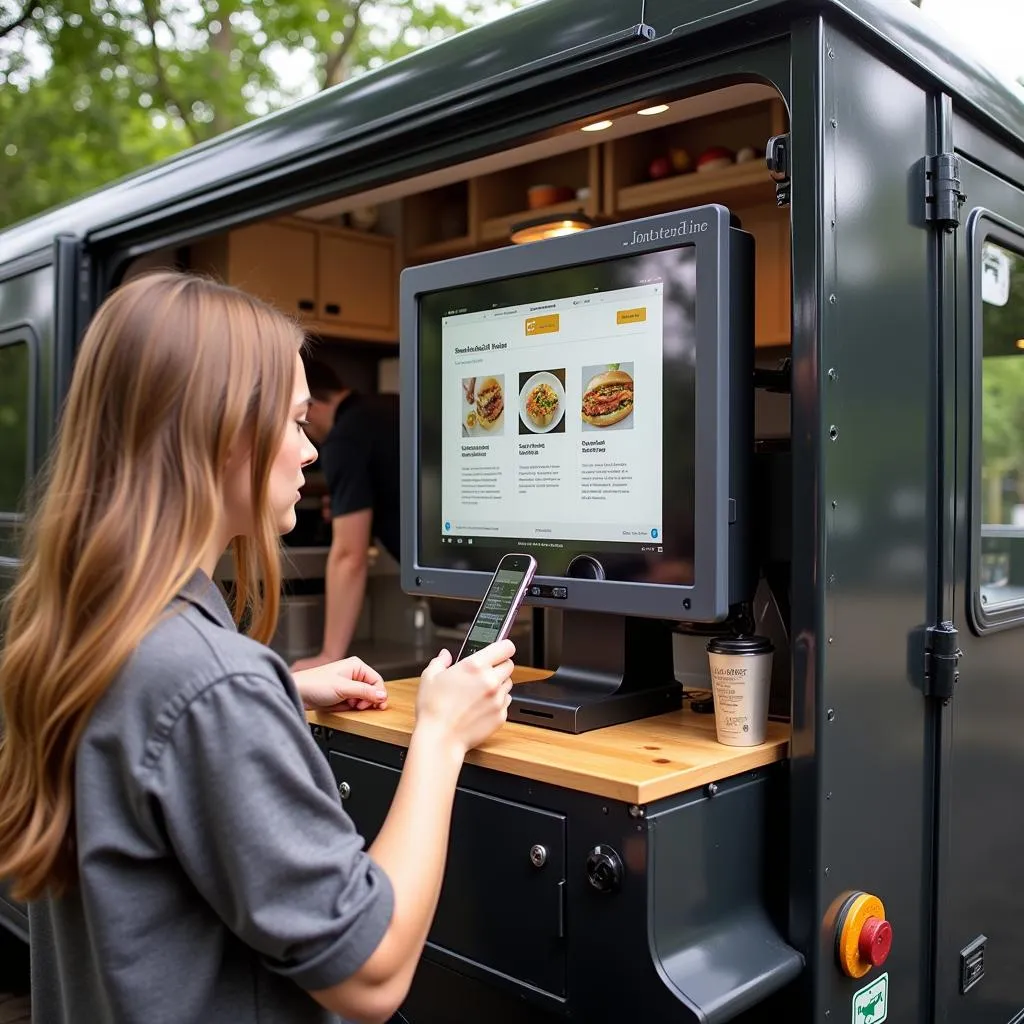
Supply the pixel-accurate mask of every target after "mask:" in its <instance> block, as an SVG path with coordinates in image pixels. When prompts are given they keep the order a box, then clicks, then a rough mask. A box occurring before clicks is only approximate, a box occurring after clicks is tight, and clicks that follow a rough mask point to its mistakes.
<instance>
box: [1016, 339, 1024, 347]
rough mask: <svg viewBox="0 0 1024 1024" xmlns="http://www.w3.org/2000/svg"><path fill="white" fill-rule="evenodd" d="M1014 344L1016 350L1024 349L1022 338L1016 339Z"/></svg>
mask: <svg viewBox="0 0 1024 1024" xmlns="http://www.w3.org/2000/svg"><path fill="white" fill-rule="evenodd" d="M1014 344H1015V345H1016V346H1017V348H1020V349H1024V338H1018V339H1017V340H1016V341H1015V342H1014Z"/></svg>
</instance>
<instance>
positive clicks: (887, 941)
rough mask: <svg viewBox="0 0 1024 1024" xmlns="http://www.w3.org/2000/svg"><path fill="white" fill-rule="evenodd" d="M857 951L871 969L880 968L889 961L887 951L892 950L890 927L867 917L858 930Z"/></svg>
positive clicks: (875, 918)
mask: <svg viewBox="0 0 1024 1024" xmlns="http://www.w3.org/2000/svg"><path fill="white" fill-rule="evenodd" d="M857 949H858V951H859V952H860V955H861V959H862V960H866V961H867V962H868V963H869V964H871V966H872V967H881V966H882V964H884V963H885V961H886V960H888V959H889V950H891V949H892V925H891V924H889V922H888V921H880V920H879V919H878V918H877V917H869V918H868V919H867V920H866V921H865V922H864V927H863V928H862V929H861V930H860V941H859V942H858V943H857Z"/></svg>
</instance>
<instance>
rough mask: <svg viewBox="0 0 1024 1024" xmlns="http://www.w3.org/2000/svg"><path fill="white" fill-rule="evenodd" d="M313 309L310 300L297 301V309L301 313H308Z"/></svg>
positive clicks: (313, 306) (313, 305) (312, 303)
mask: <svg viewBox="0 0 1024 1024" xmlns="http://www.w3.org/2000/svg"><path fill="white" fill-rule="evenodd" d="M314 308H315V304H314V302H313V300H312V299H299V309H301V310H302V311H303V313H309V312H311V311H312V310H313V309H314Z"/></svg>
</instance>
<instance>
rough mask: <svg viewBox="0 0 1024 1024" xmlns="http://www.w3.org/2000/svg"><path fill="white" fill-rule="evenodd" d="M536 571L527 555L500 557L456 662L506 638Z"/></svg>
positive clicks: (529, 556)
mask: <svg viewBox="0 0 1024 1024" xmlns="http://www.w3.org/2000/svg"><path fill="white" fill-rule="evenodd" d="M536 571H537V562H536V559H534V558H533V557H532V556H531V555H520V554H511V555H505V557H504V558H502V560H501V561H500V562H499V563H498V568H497V569H495V570H494V575H493V576H492V577H491V582H490V584H489V585H488V587H487V593H486V594H484V599H483V600H482V601H481V602H480V607H479V608H478V609H477V612H476V616H475V617H474V618H473V624H472V625H471V626H470V627H469V632H468V633H467V634H466V639H465V641H464V642H463V644H462V650H461V651H459V656H458V657H457V658H456V659H455V660H456V661H462V659H463V658H468V657H469V656H470V655H471V654H476V652H477V651H482V650H483V649H484V648H485V647H487V646H489V645H490V644H493V643H497V642H498V641H499V640H504V639H505V637H507V636H508V634H509V631H510V630H511V629H512V623H513V622H514V621H515V618H516V612H518V611H519V606H520V605H521V604H522V603H523V598H524V597H525V596H526V590H527V587H529V585H530V580H532V579H533V574H534V573H535V572H536Z"/></svg>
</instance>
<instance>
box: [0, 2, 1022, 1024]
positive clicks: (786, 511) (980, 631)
mask: <svg viewBox="0 0 1024 1024" xmlns="http://www.w3.org/2000/svg"><path fill="white" fill-rule="evenodd" d="M965 16H969V12H968V13H966V14H965ZM155 267H183V268H191V269H193V270H196V271H201V272H204V273H212V274H215V275H217V276H218V277H220V278H222V279H224V280H226V281H228V282H230V283H232V284H237V285H239V286H240V287H242V288H245V289H247V290H249V291H251V292H253V293H255V294H257V295H259V296H261V297H262V298H264V299H267V300H269V301H271V302H273V303H274V304H276V305H277V306H278V307H279V308H281V309H283V310H285V311H287V312H288V313H290V314H292V315H294V316H296V317H298V318H300V319H301V321H302V322H303V324H304V325H305V327H306V329H307V330H308V332H309V334H310V335H311V336H313V337H314V338H316V339H317V340H318V343H319V344H318V351H319V352H321V353H322V354H323V358H324V359H325V360H329V361H332V362H333V364H334V365H335V366H336V367H337V368H339V372H341V373H343V375H344V376H345V378H346V379H347V380H349V381H352V382H355V383H356V384H357V385H358V386H359V387H360V388H361V389H363V390H369V391H392V392H399V393H400V395H401V415H402V435H403V446H402V447H403V458H404V463H403V470H402V473H403V481H402V482H403V508H402V523H403V525H402V529H403V535H402V552H403V557H402V564H401V566H400V567H399V566H398V565H397V564H395V563H389V562H388V559H387V558H386V557H385V555H384V554H383V553H379V552H378V553H377V554H376V555H375V559H374V561H373V568H372V570H371V576H372V578H371V583H370V586H369V587H368V608H367V609H365V610H364V620H363V621H362V622H361V624H360V631H359V633H358V636H357V643H356V645H355V648H354V649H355V650H356V653H361V654H363V655H364V656H365V657H366V658H367V660H370V661H372V662H375V663H376V664H377V665H378V667H380V668H381V669H382V671H384V673H385V675H386V676H387V677H388V678H389V679H391V680H395V682H393V683H392V684H391V692H392V708H391V709H390V710H389V711H387V712H382V713H381V714H380V715H376V714H375V715H372V716H367V715H364V716H362V717H360V716H359V715H358V714H347V715H339V716H334V717H330V716H321V717H316V716H313V717H311V728H312V729H313V732H314V735H315V737H316V739H317V741H318V743H319V744H320V746H321V748H322V750H323V753H324V756H325V757H326V758H328V759H329V762H330V764H331V766H332V769H333V771H334V774H335V776H336V778H337V781H338V788H339V798H340V799H342V800H344V801H346V806H347V807H348V809H349V810H350V813H351V815H352V817H353V818H354V820H355V821H356V824H357V825H358V827H359V828H360V830H361V831H362V832H363V834H364V835H366V836H367V838H368V839H372V837H373V836H374V834H375V832H376V830H377V829H378V828H379V827H380V824H381V822H382V821H383V818H384V814H385V813H386V810H387V808H388V805H389V801H390V799H391V796H392V794H393V792H394V789H395V785H396V780H397V778H398V775H399V773H400V771H401V768H402V764H403V756H404V751H405V747H406V744H407V743H408V736H409V728H410V727H409V721H410V718H411V716H410V715H409V714H408V712H409V710H410V709H411V701H412V699H413V694H414V683H412V682H408V681H403V680H405V679H406V677H415V676H416V675H417V674H418V672H419V670H420V668H421V667H422V664H423V662H424V661H425V652H427V651H428V650H429V649H430V645H432V644H436V643H438V642H439V640H440V639H443V638H444V637H445V636H446V635H448V636H450V637H451V636H454V637H461V636H462V635H464V628H465V623H466V621H468V619H469V618H471V617H472V615H473V612H474V610H475V602H476V601H479V599H480V598H481V596H482V595H483V593H484V590H485V587H486V586H487V584H488V581H489V579H490V576H491V574H492V573H493V571H494V569H495V566H496V565H497V562H498V560H499V558H500V557H501V555H502V554H503V553H506V552H508V551H511V550H516V551H524V552H527V553H529V554H530V555H532V556H533V557H534V558H535V560H536V562H537V574H536V576H535V577H534V578H533V580H532V582H531V583H530V585H529V587H528V589H527V607H526V610H524V611H523V612H522V614H521V615H520V616H519V618H518V619H517V623H516V627H515V629H516V634H515V635H516V637H517V639H518V640H519V647H520V650H521V652H523V653H524V654H525V655H527V656H526V657H524V658H523V659H522V660H524V661H526V662H530V663H532V665H527V666H524V667H522V668H521V669H520V675H519V680H520V683H521V684H522V685H520V686H517V687H516V689H515V691H514V692H515V699H514V701H513V704H512V707H511V710H510V722H509V723H508V724H507V725H506V726H505V727H503V729H502V730H501V731H500V732H499V733H498V734H497V735H496V736H495V737H494V739H493V740H492V741H490V742H489V743H488V744H486V745H485V746H484V747H483V748H481V749H480V750H478V751H475V752H474V753H472V754H471V755H470V757H469V758H468V760H467V764H466V765H465V767H464V769H463V773H462V776H461V778H460V787H459V791H458V795H457V797H456V802H455V810H454V817H453V822H452V833H451V839H450V846H449V853H448V861H447V870H446V875H445V882H444V888H443V892H442V896H441V900H440V904H439V907H438V912H437V916H436V919H435V921H434V924H433V928H432V931H431V933H430V937H429V941H428V944H427V948H426V950H425V953H424V955H423V958H422V961H421V964H420V967H419V970H418V972H417V975H416V979H415V981H414V984H413V987H412V991H411V993H410V995H409V998H408V1000H407V1003H406V1005H405V1006H404V1007H403V1008H402V1012H401V1019H404V1020H405V1021H408V1022H411V1024H424V1022H453V1024H458V1022H479V1021H482V1020H486V1021H488V1022H490V1024H519V1022H531V1024H532V1022H552V1024H553V1022H557V1021H559V1020H572V1021H584V1022H587V1024H600V1022H611V1021H622V1020H638V1021H645V1022H646V1021H650V1022H662V1021H664V1022H670V1021H680V1022H684V1021H694V1022H697V1021H699V1022H713V1024H719V1022H725V1021H743V1022H782V1021H797V1022H800V1024H812V1022H815V1024H817V1022H821V1021H826V1022H833V1024H835V1022H845V1021H852V1022H853V1024H880V1022H882V1021H889V1022H892V1024H929V1022H933V1021H934V1022H945V1024H1016V1022H1020V1021H1022V1020H1024V899H1022V898H1021V895H1020V889H1019V869H1018V867H1017V866H1016V865H1018V864H1019V861H1018V857H1021V856H1022V855H1024V823H1022V818H1021V815H1020V813H1018V810H1017V808H1018V806H1019V801H1020V797H1019V794H1020V792H1021V790H1022V787H1024V740H1022V731H1024V687H1022V686H1021V677H1020V664H1021V651H1022V643H1024V629H1022V627H1024V369H1022V368H1024V104H1022V103H1021V102H1020V100H1019V99H1018V98H1017V97H1016V96H1015V95H1014V94H1013V92H1012V91H1011V90H1010V89H1009V88H1008V87H1007V86H1005V85H1003V84H1001V83H1000V81H999V80H998V79H997V78H996V77H995V76H994V75H993V74H991V73H990V72H988V71H986V70H985V69H984V68H983V67H981V66H978V65H977V64H975V63H973V62H972V61H970V60H968V59H967V58H965V57H963V56H961V55H960V54H959V52H958V47H957V41H956V40H955V39H953V38H947V37H943V36H940V35H939V34H938V33H937V32H936V31H935V30H934V29H933V28H932V27H931V26H930V25H929V24H928V23H927V22H926V21H925V19H924V18H923V17H922V16H921V15H920V13H919V12H918V11H917V10H916V9H915V8H914V7H913V6H912V5H911V4H909V3H906V2H903V0H547V2H541V3H537V4H534V5H531V6H529V7H527V8H525V9H523V10H521V11H518V12H517V13H515V14H513V15H511V16H509V17H508V18H506V19H503V20H501V21H500V22H497V23H494V24H491V25H489V26H487V27H483V28H480V29H476V30H473V31H471V32H468V33H465V34H464V35H461V36H458V37H456V38H453V39H451V40H448V41H446V42H444V43H442V44H439V45H437V46H436V47H433V48H430V49H427V50H424V51H422V52H419V53H416V54H414V55H412V56H410V57H408V58H406V59H404V60H402V61H399V62H397V63H395V64H392V65H390V66H387V67H385V68H382V69H381V70H379V71H377V72H375V73H373V74H370V75H367V76H365V77H363V78H360V79H357V80H354V81H352V82H349V83H347V84H345V85H343V86H341V87H338V88H335V89H332V90H329V91H327V92H325V93H323V94H321V95H319V96H317V97H315V98H313V99H310V100H307V101H304V102H301V103H298V104H296V105H295V106H293V107H291V108H289V109H288V110H285V111H283V112H281V113H278V114H275V115H272V116H269V117H265V118H262V119H260V120H258V121H256V122H254V123H252V124H249V125H247V126H246V127H244V128H242V129H239V130H237V131H234V132H231V133H229V134H227V135H225V136H223V137H220V138H218V139H216V140H214V141H212V142H210V143H208V144H205V145H202V146H198V147H196V148H195V149H192V150H189V151H188V152H185V153H183V154H181V155H180V156H178V157H176V158H174V159H171V160H168V161H166V162H164V163H162V164H160V165H159V166H157V167H154V168H152V169H149V170H146V171H143V172H141V173H139V174H136V175H134V176H132V177H130V178H128V179H126V180H124V181H121V182H118V183H116V184H113V185H111V186H109V187H107V188H105V189H102V190H100V191H98V192H96V193H94V194H91V195H87V196H85V197H83V198H81V199H79V200H77V201H75V202H73V203H70V204H68V205H66V206H63V207H61V208H59V209H56V210H53V211H51V212H48V213H46V214H44V215H42V216H39V217H36V218H34V219H32V220H30V221H28V222H26V223H23V224H20V225H17V226H15V227H13V228H10V229H9V230H7V231H5V232H3V233H0V574H2V575H0V579H2V580H3V585H5V586H6V585H7V584H8V583H9V580H10V578H11V575H12V574H13V573H14V572H15V571H16V568H17V558H18V548H17V540H16V538H17V534H18V527H19V522H20V519H21V516H22V514H23V502H24V494H25V487H26V484H27V482H28V481H29V480H30V479H31V478H32V476H33V474H34V473H35V471H36V470H37V469H38V467H39V466H40V464H41V461H42V460H43V459H44V457H45V455H46V452H47V448H48V444H49V442H50V439H51V437H52V436H53V432H54V428H55V423H56V421H57V418H58V412H59V409H60V407H61V403H62V397H63V395H64V393H65V389H66V387H67V383H68V379H69V375H70V371H71V367H72V365H73V363H74V359H75V350H76V345H77V343H78V340H79V337H80V335H81V333H82V330H83V327H84V325H85V324H86V322H87V321H88V319H89V317H90V315H91V313H92V311H93V310H94V309H95V308H96V306H97V304H98V303H99V302H100V301H101V300H102V299H103V297H104V296H105V295H106V294H107V293H108V292H109V291H110V290H111V289H113V288H115V287H117V286H118V285H119V284H120V283H121V282H124V281H125V280H127V279H129V278H131V277H133V276H135V275H138V274H140V273H143V272H145V271H146V270H148V269H151V268H155ZM303 512H305V515H303V514H302V513H303ZM321 526H322V522H321V519H320V512H319V501H318V500H317V499H311V501H310V504H309V507H305V503H304V506H303V507H300V523H299V527H298V529H297V530H296V532H295V534H294V535H292V536H289V537H288V538H285V543H286V551H287V552H288V554H289V559H288V564H289V566H290V568H289V571H288V572H287V573H286V576H287V579H286V588H287V593H286V596H285V599H284V602H283V605H284V609H283V616H282V623H281V626H280V628H279V631H278V636H277V637H276V638H275V642H274V644H275V647H276V648H277V649H279V650H280V651H281V652H282V653H283V654H284V656H286V657H288V658H295V657H301V656H302V655H303V654H305V653H309V651H308V649H307V648H308V644H309V643H310V638H311V637H314V638H316V637H318V635H319V631H320V629H321V628H322V616H323V597H322V595H323V587H322V577H323V560H324V556H325V551H326V548H325V547H324V541H323V537H322V531H321ZM467 609H468V611H467ZM318 616H319V619H318ZM444 642H447V643H450V642H452V641H451V640H447V641H444ZM456 642H457V641H456ZM304 644H305V645H306V647H304ZM768 652H770V653H771V654H772V657H771V658H770V659H768V660H767V661H766V660H764V655H765V654H766V653H768ZM755 662H756V664H757V665H759V666H761V669H762V670H764V671H766V672H768V671H769V667H770V674H769V675H768V676H767V677H766V678H767V679H769V680H770V682H769V684H768V686H769V689H768V691H767V692H768V694H769V697H768V701H767V708H766V710H765V709H762V710H763V718H764V722H766V725H764V723H762V725H763V726H764V727H763V729H762V731H760V732H759V731H758V727H757V725H756V723H755V726H754V731H753V733H744V732H743V730H744V728H745V727H746V726H747V725H748V723H747V722H746V720H745V719H742V720H741V718H739V717H735V716H734V717H730V714H731V712H730V713H727V712H728V710H729V709H728V706H727V705H728V701H727V700H726V699H725V698H724V697H723V694H724V693H725V692H726V691H725V690H723V689H721V687H720V685H719V684H720V683H722V681H723V680H725V681H726V682H728V680H729V678H730V673H734V674H735V673H741V672H745V671H747V669H746V668H744V667H742V666H744V665H746V666H748V667H749V666H750V665H753V664H755ZM552 673H553V674H552ZM723 685H724V684H723ZM712 691H713V694H714V696H713V697H712V696H711V695H710V693H711V692H712ZM741 721H742V724H739V723H741ZM733 727H735V729H736V730H738V732H737V733H736V734H734V735H733V736H732V738H731V739H730V737H729V734H728V729H729V728H733ZM723 729H724V730H725V732H723ZM0 920H2V921H3V924H4V925H5V926H6V929H7V930H8V931H10V933H11V935H12V936H20V937H21V938H24V937H25V935H26V931H27V918H26V915H25V913H24V908H23V907H20V906H18V905H16V904H15V903H14V902H13V901H11V900H9V899H0ZM8 941H14V940H13V938H12V939H9V940H8Z"/></svg>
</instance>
